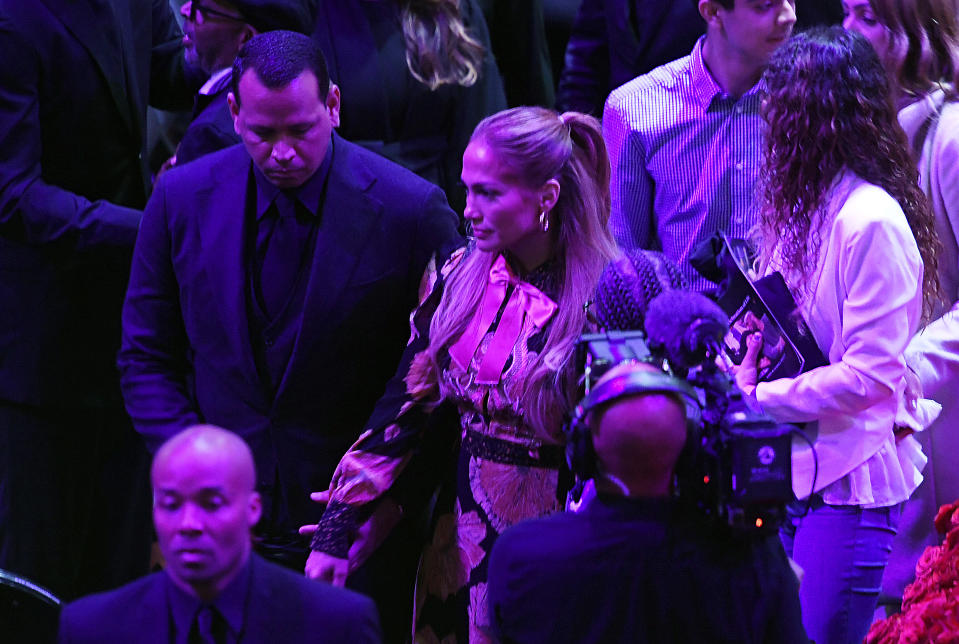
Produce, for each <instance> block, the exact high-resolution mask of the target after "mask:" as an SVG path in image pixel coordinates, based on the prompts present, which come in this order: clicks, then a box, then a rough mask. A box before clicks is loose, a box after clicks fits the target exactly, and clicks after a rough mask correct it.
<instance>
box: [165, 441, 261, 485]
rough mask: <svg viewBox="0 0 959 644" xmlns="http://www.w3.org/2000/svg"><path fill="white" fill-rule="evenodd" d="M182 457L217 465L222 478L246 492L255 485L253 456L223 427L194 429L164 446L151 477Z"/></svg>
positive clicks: (246, 447)
mask: <svg viewBox="0 0 959 644" xmlns="http://www.w3.org/2000/svg"><path fill="white" fill-rule="evenodd" d="M184 454H192V455H194V457H202V458H204V459H207V460H213V461H217V462H218V463H219V464H220V466H221V467H222V468H223V469H224V474H225V475H229V476H232V477H234V478H236V479H237V482H238V483H240V484H242V485H243V486H244V488H245V489H248V490H250V491H252V490H253V488H254V486H255V484H256V469H255V466H254V464H253V452H251V451H250V448H249V446H248V445H247V444H246V442H245V441H244V440H243V439H242V438H240V437H239V436H237V435H236V434H234V433H233V432H230V431H227V430H225V429H223V428H222V427H217V426H216V425H194V426H192V427H188V428H187V429H184V430H183V431H182V432H180V433H179V434H176V435H175V436H173V438H171V439H170V440H168V441H167V442H165V443H163V445H162V446H161V447H160V449H159V450H157V453H156V456H155V457H154V458H153V468H152V469H151V474H152V475H153V477H155V476H156V472H157V469H158V468H164V467H168V465H169V463H170V462H173V463H174V464H175V463H176V461H177V460H178V459H179V458H180V457H182V456H183V455H184Z"/></svg>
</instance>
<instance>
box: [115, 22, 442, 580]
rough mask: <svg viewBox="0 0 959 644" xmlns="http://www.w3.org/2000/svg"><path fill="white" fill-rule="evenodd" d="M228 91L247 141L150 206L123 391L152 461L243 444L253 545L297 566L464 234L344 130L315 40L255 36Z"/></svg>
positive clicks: (428, 195)
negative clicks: (188, 445) (188, 444)
mask: <svg viewBox="0 0 959 644" xmlns="http://www.w3.org/2000/svg"><path fill="white" fill-rule="evenodd" d="M232 83H233V90H232V93H231V97H230V99H229V100H230V107H231V112H232V114H233V118H234V121H235V125H236V129H237V132H239V134H240V137H241V138H242V140H243V145H242V146H235V147H232V148H227V149H226V150H222V151H220V152H216V153H213V154H210V155H207V156H205V157H203V158H201V159H198V160H197V161H195V162H193V163H191V164H189V166H188V167H183V168H174V169H173V170H171V171H170V172H168V173H167V174H165V175H164V176H163V177H162V178H161V180H160V181H159V182H158V184H157V187H156V190H155V192H154V194H153V197H152V198H151V200H150V203H149V204H148V206H147V209H146V212H145V214H144V217H143V224H142V226H141V229H140V235H139V238H138V239H137V245H136V250H135V252H134V259H133V267H132V270H131V277H130V286H129V289H128V292H127V299H126V302H125V304H124V309H123V340H122V349H121V351H120V357H119V364H120V369H121V379H122V384H123V392H124V396H125V400H126V404H127V409H128V411H129V412H130V415H131V416H132V417H133V421H134V425H135V426H136V428H137V429H138V431H140V433H141V434H143V436H144V437H145V438H146V439H147V442H148V444H150V445H151V446H153V447H154V448H155V447H156V445H158V444H159V443H161V442H162V441H163V440H164V439H166V438H167V437H169V436H171V435H172V434H174V433H175V432H177V431H178V430H180V429H182V428H183V427H185V426H188V425H191V424H194V423H196V422H199V421H201V420H202V421H204V422H213V423H218V424H220V425H223V426H226V427H230V428H231V429H232V430H233V431H236V432H237V433H238V434H240V435H241V436H242V437H243V438H244V439H246V441H247V442H248V443H249V444H250V446H251V447H252V449H253V454H254V456H255V458H256V463H257V471H258V473H259V480H258V481H257V487H258V488H259V490H260V491H261V493H262V494H263V498H264V513H263V520H262V521H261V524H260V526H259V528H258V532H259V534H260V536H261V537H262V539H261V540H260V541H259V545H258V549H259V551H260V552H261V553H269V554H271V556H274V557H275V558H277V559H278V560H283V561H285V562H286V563H287V564H288V565H290V566H291V567H296V568H299V569H302V566H303V564H304V562H305V560H306V555H307V552H308V544H307V543H306V541H305V538H303V537H300V536H299V534H298V533H297V528H298V527H299V526H300V525H303V524H307V523H316V519H318V518H319V513H320V512H319V511H320V509H321V508H319V506H317V505H316V504H314V503H312V502H311V501H310V499H309V494H310V493H311V492H313V491H317V490H324V489H326V488H327V487H328V485H329V482H330V479H331V476H332V474H333V469H334V467H335V466H336V464H337V463H338V462H339V459H340V457H341V456H342V455H343V454H344V452H345V451H346V449H347V448H348V447H349V446H350V444H352V442H353V441H354V440H355V439H356V437H357V435H358V433H359V432H360V430H361V428H362V427H363V424H364V422H365V421H366V419H367V416H368V415H369V413H370V411H371V409H372V407H373V405H374V403H375V402H376V400H377V399H378V397H379V396H380V395H381V394H382V392H383V388H384V385H385V383H386V381H387V380H388V379H389V377H390V376H391V375H392V372H393V371H394V369H395V366H396V363H397V361H398V359H399V355H400V353H401V352H402V350H403V347H404V344H405V341H406V339H407V336H408V334H409V326H408V318H409V313H410V311H411V310H412V308H413V307H414V305H415V304H416V301H417V296H418V290H419V285H420V281H421V278H422V275H423V271H424V269H425V267H426V265H427V262H428V261H429V260H430V258H431V257H433V256H434V254H436V253H437V252H440V253H441V254H442V253H445V252H447V251H448V250H449V248H450V247H452V246H453V245H456V244H458V243H459V236H458V234H457V233H456V217H455V215H453V213H452V212H451V211H450V210H449V208H448V206H447V205H446V201H445V198H444V197H443V194H442V192H441V191H440V190H439V189H438V188H436V187H435V186H433V185H432V184H429V183H427V182H426V181H423V180H421V179H419V178H418V177H416V176H415V175H413V174H412V173H410V172H408V171H406V170H404V169H402V168H400V167H399V166H397V165H395V164H393V163H391V162H389V161H386V160H385V159H383V158H382V157H379V156H378V155H375V154H372V153H369V152H367V151H365V150H363V149H361V148H359V147H357V146H355V145H353V144H351V143H349V142H347V141H344V140H343V139H341V138H339V137H338V136H336V135H335V134H333V133H332V130H333V128H334V127H336V125H337V124H338V123H339V105H340V103H339V101H340V96H339V89H338V88H337V87H336V86H335V85H333V84H331V83H330V82H329V78H328V76H327V70H326V65H325V61H324V59H323V55H322V53H320V51H319V49H318V48H317V46H316V45H315V44H314V43H313V41H312V40H311V39H310V38H308V37H306V36H302V35H300V34H295V33H292V32H287V31H272V32H267V33H265V34H260V35H258V36H256V37H254V38H252V39H251V40H250V41H249V42H247V44H246V45H244V47H243V49H242V50H241V52H240V55H239V56H238V57H237V60H236V62H235V63H234V68H233V80H232Z"/></svg>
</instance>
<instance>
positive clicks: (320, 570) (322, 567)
mask: <svg viewBox="0 0 959 644" xmlns="http://www.w3.org/2000/svg"><path fill="white" fill-rule="evenodd" d="M306 527H308V526H303V528H306ZM303 528H300V532H301V533H302V532H303ZM349 567H350V562H349V561H348V560H346V559H340V558H339V557H334V556H333V555H328V554H326V553H325V552H320V551H319V550H314V551H313V552H311V553H310V556H309V557H308V558H307V560H306V571H305V572H306V576H307V578H308V579H316V580H319V581H325V582H326V583H328V584H333V585H334V586H343V585H344V584H346V576H347V575H348V574H349Z"/></svg>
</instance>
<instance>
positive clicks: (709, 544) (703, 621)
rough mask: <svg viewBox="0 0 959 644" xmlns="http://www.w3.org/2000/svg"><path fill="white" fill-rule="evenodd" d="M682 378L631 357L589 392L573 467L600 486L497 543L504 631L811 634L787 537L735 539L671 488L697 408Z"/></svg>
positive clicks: (647, 635) (792, 643)
mask: <svg viewBox="0 0 959 644" xmlns="http://www.w3.org/2000/svg"><path fill="white" fill-rule="evenodd" d="M678 386H682V385H676V384H673V382H672V378H669V377H667V376H666V375H665V374H663V372H662V371H661V370H660V368H657V367H655V366H653V365H650V364H646V363H635V362H634V363H624V364H622V365H620V366H617V367H614V368H613V369H611V370H610V371H609V372H608V373H607V374H606V375H605V376H603V378H601V379H600V380H599V381H598V382H597V383H596V386H595V387H593V388H592V389H591V391H590V394H589V396H587V397H586V399H585V400H583V402H582V403H581V406H582V409H583V410H585V417H584V418H583V419H582V421H583V422H584V423H585V427H583V426H580V428H579V429H574V430H573V437H572V440H571V442H572V444H573V445H574V446H576V449H575V450H574V451H575V453H576V455H577V457H576V458H574V459H571V460H572V461H573V462H572V463H571V465H572V466H573V468H574V469H575V470H580V472H579V473H580V474H581V475H582V474H585V473H586V472H587V470H592V471H591V472H589V474H590V475H594V476H595V478H594V480H595V483H596V491H597V495H596V496H595V497H594V498H592V499H590V500H589V501H587V502H586V507H585V509H583V510H581V511H580V512H578V513H561V514H555V515H553V516H550V517H547V518H543V519H535V520H531V521H524V522H521V523H519V524H517V525H515V526H513V527H512V528H510V529H509V530H507V531H506V532H504V533H503V534H502V535H501V536H500V538H499V539H498V540H497V541H496V544H495V545H494V546H493V553H492V556H491V559H490V567H489V610H490V616H491V618H492V621H493V624H494V630H495V631H496V635H497V636H498V639H499V641H501V642H503V643H504V644H512V643H523V644H532V643H533V642H549V643H550V644H560V643H563V642H570V643H571V644H572V643H575V644H587V643H590V642H597V643H603V644H607V643H612V642H633V643H641V642H650V643H655V644H688V643H693V642H739V643H742V644H749V643H752V644H758V643H769V644H773V643H775V644H806V642H808V640H807V639H806V636H805V632H804V630H803V626H802V621H801V619H800V610H799V586H798V583H797V581H796V577H795V575H794V574H793V572H792V570H791V568H790V567H789V564H788V562H787V559H786V553H785V552H784V551H783V547H782V544H781V543H780V542H779V538H778V536H777V535H776V534H775V533H772V534H755V535H748V536H742V535H739V536H733V535H731V534H730V533H729V532H728V531H725V530H723V529H721V528H720V526H718V525H716V524H715V523H710V522H708V521H707V520H706V518H705V517H704V516H702V515H701V514H699V510H698V509H696V508H694V507H692V504H688V507H687V506H684V505H683V504H681V503H680V500H679V499H677V498H676V497H674V496H672V495H671V488H672V481H673V479H674V472H675V468H676V463H677V461H678V459H679V455H680V452H681V451H682V450H683V447H684V444H685V443H686V440H687V439H686V432H687V430H686V418H685V413H686V408H685V406H684V404H683V403H682V402H680V401H679V400H677V399H675V398H674V397H673V396H674V395H675V393H666V392H675V391H676V389H677V387H678ZM580 430H582V433H580ZM590 453H593V456H590ZM587 461H589V462H587Z"/></svg>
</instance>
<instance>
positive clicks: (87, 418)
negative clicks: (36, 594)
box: [0, 401, 152, 600]
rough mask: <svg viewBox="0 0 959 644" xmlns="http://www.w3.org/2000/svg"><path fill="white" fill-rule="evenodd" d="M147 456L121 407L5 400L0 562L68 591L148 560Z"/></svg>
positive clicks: (116, 579) (110, 580)
mask: <svg viewBox="0 0 959 644" xmlns="http://www.w3.org/2000/svg"><path fill="white" fill-rule="evenodd" d="M150 506H151V503H150V487H149V455H148V453H147V450H146V447H145V446H144V445H143V442H142V440H141V439H140V437H139V435H137V434H136V433H135V432H134V430H133V428H132V426H131V424H130V422H129V419H128V418H127V416H126V413H125V412H124V411H123V409H122V407H121V406H120V405H119V403H118V404H117V405H116V406H115V408H107V409H105V408H75V409H58V410H50V409H41V408H36V407H30V406H26V405H18V404H12V403H7V402H3V401H0V568H3V569H6V570H9V571H11V572H14V573H17V574H19V575H22V576H25V577H27V578H29V579H30V580H31V581H33V582H34V583H37V584H39V585H41V586H44V587H45V588H47V589H48V590H50V591H52V592H53V593H54V594H56V595H57V596H59V597H60V598H61V599H63V600H70V599H74V598H76V597H79V596H82V595H86V594H89V593H92V592H97V591H102V590H107V589H110V588H115V587H117V586H120V585H122V584H124V583H126V582H128V581H130V580H132V579H135V578H136V577H139V576H141V575H143V574H145V573H146V572H148V568H149V558H150V543H151V541H152V527H151V522H150V514H151V512H150Z"/></svg>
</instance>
